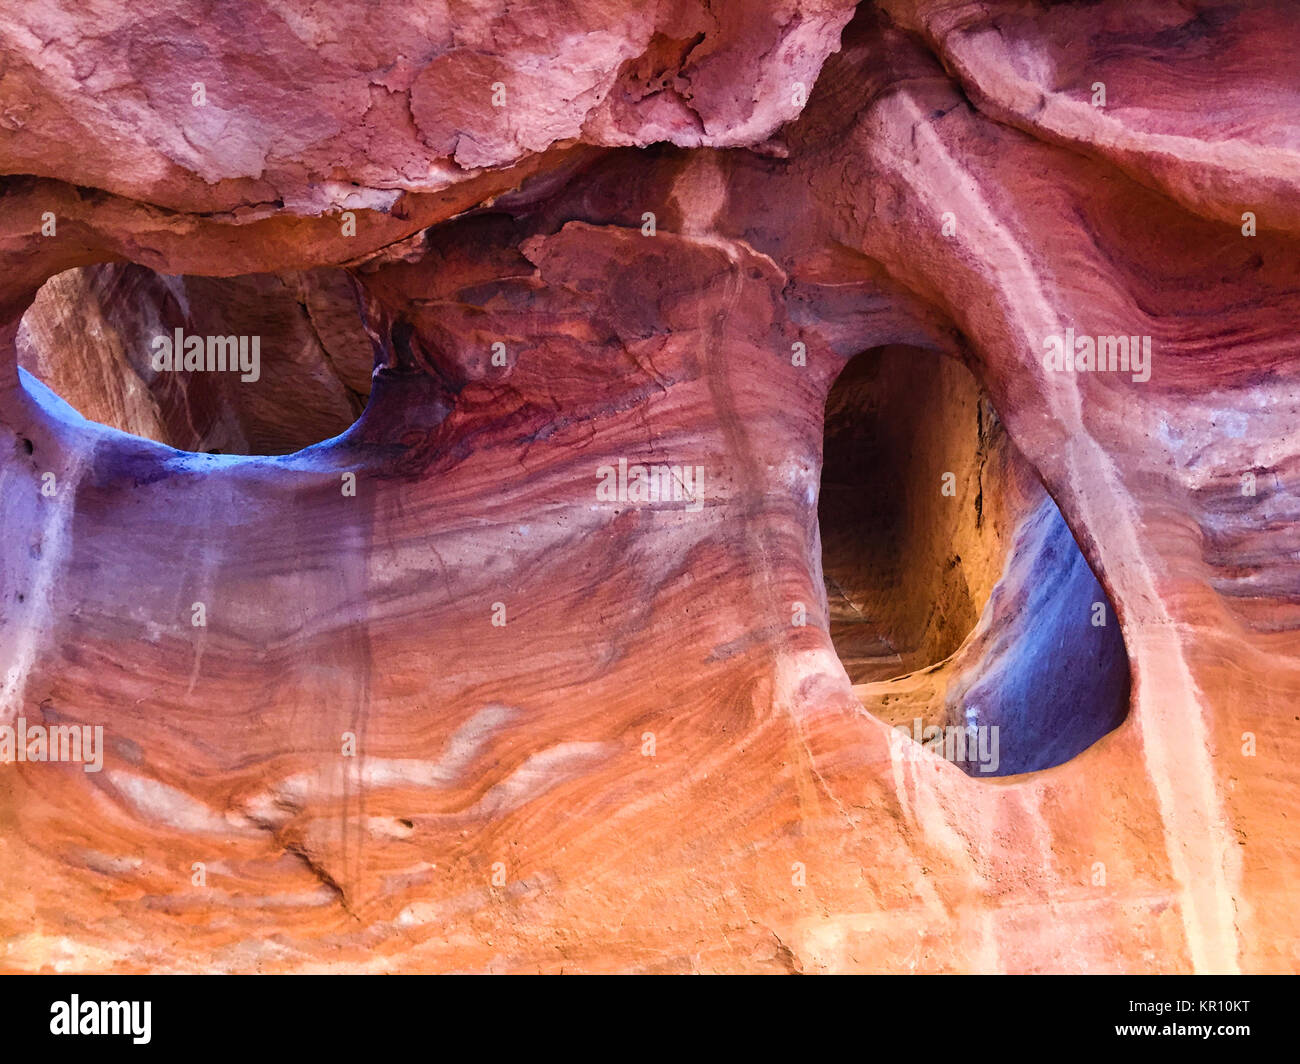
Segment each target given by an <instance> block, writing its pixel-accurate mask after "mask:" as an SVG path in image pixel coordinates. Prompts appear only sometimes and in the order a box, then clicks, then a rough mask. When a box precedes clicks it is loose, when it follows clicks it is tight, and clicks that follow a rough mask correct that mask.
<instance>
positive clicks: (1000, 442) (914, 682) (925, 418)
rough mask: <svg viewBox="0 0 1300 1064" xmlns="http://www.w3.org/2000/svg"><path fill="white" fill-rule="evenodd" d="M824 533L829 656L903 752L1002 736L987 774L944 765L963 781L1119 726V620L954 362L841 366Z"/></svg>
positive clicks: (1124, 700) (897, 351)
mask: <svg viewBox="0 0 1300 1064" xmlns="http://www.w3.org/2000/svg"><path fill="white" fill-rule="evenodd" d="M818 524H819V533H820V539H821V545H822V557H821V562H822V575H823V581H824V585H825V592H826V602H827V617H828V619H829V626H830V635H831V640H832V642H833V644H834V646H835V650H836V653H837V654H838V655H839V658H840V661H841V662H842V663H843V665H844V668H845V671H846V672H847V673H848V676H849V679H850V681H851V682H852V683H853V684H854V687H855V691H856V692H857V694H858V695H859V697H860V698H861V700H862V702H863V705H864V706H865V707H866V708H867V709H868V710H869V711H871V712H872V713H873V714H874V715H876V716H878V717H880V718H881V719H883V720H885V721H886V722H887V723H889V724H891V725H894V726H895V727H899V728H905V729H908V730H909V732H910V733H911V734H912V735H914V736H923V735H930V736H931V737H933V736H934V731H933V730H934V729H938V730H947V732H948V733H949V734H948V737H949V739H950V738H951V735H950V732H951V730H952V729H970V728H974V729H981V728H984V729H988V728H996V729H997V737H998V742H999V756H998V757H997V759H996V761H997V764H996V767H993V768H990V764H991V762H992V760H993V759H991V758H989V759H985V762H984V763H983V764H976V763H975V760H974V759H972V758H969V757H966V758H959V759H956V760H958V762H959V764H960V765H961V767H962V768H964V769H965V770H966V771H968V772H971V773H972V774H974V775H983V774H987V775H1009V774H1013V773H1018V772H1027V771H1034V770H1037V769H1042V768H1047V767H1050V766H1051V765H1055V764H1060V763H1061V762H1063V761H1066V760H1068V759H1069V758H1071V757H1073V756H1075V755H1076V754H1077V753H1079V752H1080V751H1082V750H1084V749H1086V748H1087V747H1088V746H1090V745H1092V743H1094V742H1096V741H1097V740H1098V739H1100V738H1101V737H1102V736H1103V735H1105V734H1106V733H1107V732H1109V731H1111V730H1112V729H1114V728H1115V727H1117V726H1118V725H1119V724H1120V723H1121V722H1122V721H1123V719H1124V717H1125V715H1126V714H1127V710H1128V703H1129V664H1128V657H1127V654H1126V652H1125V649H1124V644H1123V639H1122V636H1121V634H1120V628H1119V621H1118V618H1117V617H1116V614H1115V611H1114V609H1113V607H1112V606H1111V604H1110V602H1109V599H1108V598H1107V596H1106V594H1105V592H1104V590H1103V589H1102V587H1101V585H1100V584H1099V583H1098V581H1097V579H1096V577H1095V576H1094V574H1093V572H1092V570H1091V569H1090V568H1089V566H1088V563H1087V561H1086V560H1085V559H1084V557H1083V555H1082V554H1081V552H1080V551H1079V548H1078V546H1077V544H1076V543H1075V541H1074V538H1073V535H1072V534H1071V533H1070V531H1069V528H1068V526H1067V525H1066V523H1065V521H1064V519H1063V518H1062V517H1061V514H1060V512H1059V510H1058V509H1057V508H1056V505H1055V503H1054V502H1053V500H1052V499H1051V497H1050V496H1049V495H1048V494H1047V492H1046V491H1045V489H1044V488H1043V486H1042V484H1041V482H1040V480H1039V478H1038V475H1037V473H1036V471H1035V470H1034V469H1033V467H1032V466H1031V465H1030V464H1029V463H1028V461H1027V460H1026V459H1025V458H1024V457H1023V456H1022V455H1021V454H1020V453H1019V451H1018V450H1017V449H1016V448H1015V446H1014V445H1013V444H1012V443H1011V441H1010V439H1009V437H1008V436H1007V434H1006V431H1005V429H1004V428H1003V426H1002V424H1001V421H1000V419H999V418H998V416H997V413H996V411H995V410H994V409H993V407H992V404H991V403H990V402H989V400H988V397H987V396H986V395H984V394H983V393H982V391H981V389H980V387H979V385H978V383H977V382H976V380H975V378H974V376H973V375H972V374H971V373H970V371H969V370H967V369H966V367H965V366H963V365H961V364H960V363H959V362H957V361H955V360H954V359H951V358H948V357H946V356H943V355H940V354H937V353H935V352H932V351H924V350H920V349H916V348H911V347H902V346H892V347H883V348H879V349H875V350H871V351H866V352H863V353H862V354H860V355H858V356H856V357H855V358H854V359H852V360H851V361H850V362H849V363H848V364H847V365H846V367H845V368H844V370H843V372H842V373H841V374H840V376H839V377H838V379H837V380H836V381H835V383H834V385H833V386H832V388H831V390H830V394H829V396H828V398H827V403H826V421H825V440H824V448H823V464H822V478H821V492H820V495H819V499H818ZM972 737H973V733H972ZM939 743H940V745H942V737H940V739H939ZM950 759H952V758H950Z"/></svg>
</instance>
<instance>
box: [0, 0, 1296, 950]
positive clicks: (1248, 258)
mask: <svg viewBox="0 0 1300 1064" xmlns="http://www.w3.org/2000/svg"><path fill="white" fill-rule="evenodd" d="M169 12H171V13H170V14H169V15H168V16H167V18H165V19H163V20H162V21H161V22H154V23H149V22H147V21H145V20H139V19H136V18H134V17H130V18H128V17H127V16H126V15H122V16H120V17H118V16H113V15H109V14H105V13H104V12H103V11H102V10H101V9H98V8H97V9H96V10H95V11H94V12H92V13H87V12H84V11H82V10H81V8H80V7H78V6H76V5H67V4H63V5H58V4H56V5H54V6H51V5H49V4H35V3H31V4H21V3H20V4H18V5H16V6H11V7H10V8H8V9H6V11H5V13H4V14H3V16H0V57H2V59H0V171H3V172H4V173H6V174H8V175H11V176H8V177H5V178H3V179H0V182H2V183H0V263H3V266H4V269H3V271H0V320H2V321H3V325H0V499H2V500H3V502H2V505H3V515H4V516H3V521H4V535H3V537H0V726H7V727H16V726H17V722H18V721H19V719H20V718H21V719H22V720H23V721H24V722H25V726H27V727H29V728H30V727H32V726H40V727H43V728H53V727H58V726H60V725H67V726H71V725H78V726H80V725H85V726H89V727H92V728H93V727H95V726H99V727H102V728H103V750H102V765H100V766H99V767H98V770H97V771H85V770H84V768H85V767H86V766H84V765H83V764H78V763H75V762H72V763H69V762H50V761H43V760H31V761H23V762H14V763H6V764H0V967H3V968H4V969H5V970H10V971H39V970H60V971H63V970H96V971H101V970H102V971H147V970H163V971H205V970H221V971H253V970H260V971H279V970H283V971H319V970H363V971H422V970H423V971H429V970H436V971H443V970H465V969H469V970H484V971H536V970H543V971H559V970H564V971H575V970H580V971H789V970H793V971H804V972H820V971H832V972H838V971H899V972H912V971H926V972H932V971H940V972H942V971H1012V972H1027V971H1090V972H1100V971H1178V972H1182V971H1199V972H1211V971H1212V972H1219V971H1225V972H1231V971H1269V972H1284V971H1285V972H1293V971H1296V970H1297V969H1300V926H1298V924H1297V917H1296V915H1295V911H1294V907H1293V906H1292V905H1291V903H1290V899H1289V897H1288V883H1289V882H1290V881H1294V879H1295V877H1296V875H1297V873H1298V872H1300V856H1298V855H1297V851H1296V844H1295V835H1294V830H1293V828H1291V827H1290V820H1289V817H1290V816H1291V806H1292V804H1293V801H1294V797H1295V795H1296V793H1297V789H1298V788H1300V769H1298V768H1297V767H1296V766H1297V758H1296V757H1295V754H1296V752H1297V741H1298V735H1300V733H1298V731H1297V729H1298V728H1300V717H1297V712H1300V710H1297V706H1300V637H1298V636H1297V631H1298V630H1300V560H1298V559H1300V543H1298V542H1297V535H1298V533H1297V527H1300V526H1298V525H1297V517H1298V516H1300V383H1298V379H1297V378H1298V377H1300V359H1298V358H1297V349H1296V339H1295V337H1296V335H1297V332H1298V328H1297V327H1298V326H1300V244H1298V243H1297V240H1298V239H1300V237H1298V236H1297V228H1298V227H1300V221H1297V218H1296V215H1295V205H1296V204H1297V203H1300V134H1298V133H1297V131H1296V129H1295V117H1294V109H1293V108H1290V107H1289V105H1288V101H1290V100H1293V99H1294V95H1295V80H1294V75H1293V74H1291V73H1290V67H1289V66H1288V65H1287V64H1285V63H1284V62H1282V61H1281V60H1280V58H1279V57H1280V56H1282V55H1283V54H1285V53H1286V51H1287V49H1288V48H1289V47H1290V42H1291V40H1292V38H1294V37H1295V34H1296V30H1297V23H1296V17H1295V13H1294V10H1293V9H1292V7H1291V6H1290V5H1287V4H1283V3H1280V2H1279V3H1276V4H1271V5H1270V4H1244V3H1241V4H1237V3H1226V4H1225V3H1217V4H1214V5H1209V4H1198V3H1186V4H1182V5H1177V6H1176V7H1174V6H1171V5H1168V4H1154V3H1153V4H1145V3H1125V4H1118V3H1116V4H1112V3H1108V2H1107V3H1100V4H1077V5H1076V4H1065V5H1061V4H1053V5H1050V6H1049V5H1037V4H1029V3H1024V4H1021V3H1011V2H1010V0H1008V2H1007V3H993V4H989V3H981V4H974V3H967V2H960V0H907V2H904V0H899V2H893V0H882V2H881V3H879V4H874V5H873V4H868V3H864V4H862V5H860V6H859V7H858V8H856V9H854V8H851V7H850V6H849V5H847V4H844V3H838V2H832V0H823V2H815V0H788V2H784V3H772V4H748V3H747V4H741V3H734V4H727V5H720V4H694V3H687V2H680V3H668V2H665V3H661V4H651V5H641V6H639V7H637V6H628V5H625V4H620V3H618V2H615V0H604V2H598V3H595V2H594V3H591V4H573V5H568V4H563V5H562V4H544V5H518V4H499V5H492V4H484V5H476V6H475V8H474V10H473V11H472V12H468V11H465V10H462V8H461V7H459V6H456V7H445V8H444V7H440V6H438V5H433V6H429V5H423V6H421V7H420V8H419V10H418V11H416V10H415V8H414V7H410V6H408V5H381V6H378V7H376V6H373V5H365V4H353V3H341V4H335V5H332V6H330V8H329V10H328V13H323V12H322V9H321V8H320V6H319V5H309V4H305V3H289V4H281V5H277V6H275V7H274V8H269V9H268V8H258V9H257V10H256V11H254V10H253V9H252V8H251V7H246V6H245V5H234V6H231V5H226V6H225V7H223V8H222V13H221V14H213V13H212V12H211V11H210V10H209V8H208V7H207V6H204V5H198V4H194V5H190V4H184V3H183V4H179V5H173V7H172V8H170V9H169ZM850 20H851V21H850ZM146 26H152V28H151V29H149V30H148V32H147V33H146V29H145V27H146ZM197 82H202V83H203V88H204V94H205V99H206V103H205V104H203V105H202V106H200V105H197V104H196V103H195V102H194V99H195V97H194V93H195V92H196V91H197V90H195V89H193V85H194V83H197ZM1094 83H1102V84H1103V85H1104V87H1105V93H1104V100H1102V101H1100V102H1098V103H1096V104H1095V105H1094V102H1093V101H1094V98H1095V96H1096V89H1095V87H1094ZM500 87H504V96H502V95H501V92H500ZM1247 216H1248V217H1247ZM51 219H53V224H51V221H50V220H51ZM42 286H43V287H42ZM176 329H181V330H182V331H183V332H184V333H185V334H192V335H196V336H201V337H205V336H223V337H224V336H247V335H250V334H254V335H257V336H259V338H260V342H261V348H260V350H261V357H262V363H261V371H260V372H259V374H258V379H257V380H255V381H241V380H239V378H238V376H237V375H235V374H231V373H229V372H228V371H227V372H225V373H224V374H222V373H219V372H211V371H208V370H207V369H206V368H205V369H203V370H194V371H186V370H183V369H182V370H181V371H180V372H177V371H172V370H158V369H156V368H155V367H154V366H153V365H152V363H151V349H150V345H151V344H152V342H153V340H154V338H155V337H157V336H159V335H171V334H174V330H176ZM1053 337H1055V338H1058V341H1059V343H1060V346H1061V348H1062V350H1063V349H1064V346H1065V343H1066V340H1065V338H1066V337H1068V339H1069V343H1070V345H1071V347H1072V348H1074V350H1073V351H1072V352H1071V354H1072V355H1073V354H1074V351H1079V352H1080V353H1082V352H1083V351H1084V350H1090V351H1091V354H1092V357H1093V358H1094V359H1095V357H1096V356H1097V352H1098V351H1101V350H1103V341H1105V349H1106V350H1109V351H1112V352H1114V353H1115V354H1116V366H1115V368H1114V369H1111V368H1110V367H1109V366H1108V367H1107V368H1106V369H1105V370H1104V371H1101V372H1098V371H1097V370H1096V369H1095V368H1093V369H1085V370H1081V371H1080V370H1077V369H1074V368H1073V367H1072V368H1070V369H1066V368H1065V366H1064V363H1062V365H1061V366H1060V367H1054V366H1052V365H1050V364H1048V363H1046V362H1045V361H1044V355H1045V354H1046V353H1049V352H1050V350H1051V344H1052V338H1053ZM1116 337H1123V338H1125V340H1130V339H1131V340H1132V341H1133V343H1132V344H1131V345H1129V344H1126V345H1125V346H1126V353H1127V349H1129V348H1130V347H1131V350H1132V352H1133V354H1134V359H1133V361H1132V362H1131V363H1130V364H1129V365H1128V368H1126V369H1121V368H1120V366H1119V364H1118V344H1117V342H1116V341H1115V340H1113V339H1108V338H1116ZM1081 338H1087V341H1088V342H1087V343H1082V339H1081ZM1081 343H1082V346H1079V345H1080V344H1081ZM1088 344H1091V347H1090V348H1089V346H1088ZM1147 345H1149V349H1150V352H1151V354H1150V357H1149V360H1139V359H1138V358H1137V352H1142V351H1145V350H1146V347H1147ZM1139 362H1141V364H1139ZM1094 365H1095V363H1094ZM42 382H44V383H42ZM56 393H57V394H56ZM60 396H61V397H62V398H61V399H60V398H59V397H60ZM65 400H66V402H65ZM69 404H70V405H69ZM74 408H75V409H74ZM78 411H79V412H80V414H79V413H78ZM81 415H85V417H87V418H90V419H91V420H84V419H83V418H82V417H81ZM101 423H102V424H101ZM119 430H120V431H119ZM126 433H130V435H127V434H126ZM199 452H220V453H199ZM638 469H640V470H643V471H644V473H645V478H644V479H643V478H642V477H641V476H640V474H638V472H637V470H638ZM661 469H662V470H663V471H664V472H663V473H662V475H661V474H660V472H659V470H661ZM947 474H951V480H949V479H948V477H947ZM651 480H653V482H654V486H655V494H654V496H653V497H648V496H647V495H646V494H643V493H642V492H641V490H640V485H642V484H643V483H645V484H648V483H649V482H650V481H651ZM199 622H201V623H199ZM914 723H915V724H916V725H917V727H918V728H921V727H924V728H931V727H933V728H944V727H946V728H948V729H949V732H950V733H951V732H952V731H956V730H960V729H962V728H964V727H966V726H968V725H969V726H972V727H976V728H980V727H992V726H994V725H996V726H997V728H998V729H999V735H1000V740H1001V746H1000V758H999V761H1000V763H999V765H998V766H997V768H996V770H995V771H993V772H985V771H983V770H982V769H983V767H985V766H982V765H981V764H980V763H979V761H978V759H977V758H969V757H968V758H965V759H956V758H953V757H950V756H949V757H946V756H943V751H942V749H939V750H937V751H936V750H934V749H931V750H929V751H926V750H921V749H920V747H919V746H918V744H917V743H916V742H915V741H914V740H913V739H911V738H904V737H902V736H901V733H900V732H899V731H897V730H895V729H896V727H900V726H901V727H903V728H905V729H907V730H908V731H911V730H912V728H913V724H914ZM2 741H3V733H2V732H0V742H2ZM0 750H2V748H0Z"/></svg>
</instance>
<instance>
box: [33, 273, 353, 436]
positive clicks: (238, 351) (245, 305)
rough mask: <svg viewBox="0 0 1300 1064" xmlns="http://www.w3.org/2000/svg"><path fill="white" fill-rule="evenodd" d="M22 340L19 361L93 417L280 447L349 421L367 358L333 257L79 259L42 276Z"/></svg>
mask: <svg viewBox="0 0 1300 1064" xmlns="http://www.w3.org/2000/svg"><path fill="white" fill-rule="evenodd" d="M16 346H17V351H18V364H19V366H20V367H21V368H22V369H23V370H25V371H26V372H27V373H28V374H30V375H31V376H32V377H35V378H36V379H37V380H38V381H40V382H41V383H42V384H44V385H45V386H46V387H47V388H48V389H49V390H50V391H52V392H54V394H55V395H57V396H58V397H59V398H61V399H62V400H63V401H64V402H66V403H67V404H68V405H70V406H71V407H73V409H75V410H76V411H77V412H78V413H79V414H81V415H82V416H83V417H85V418H86V419H87V420H90V421H94V422H98V423H99V424H101V425H106V426H108V427H109V428H113V429H117V430H119V431H122V432H126V433H130V434H131V435H134V436H139V437H142V438H144V439H148V440H153V441H155V442H157V443H163V444H166V445H168V446H170V447H174V448H176V449H177V450H181V451H190V452H196V453H202V454H223V455H261V456H274V455H286V454H292V453H294V452H297V451H300V450H302V449H304V448H307V447H310V446H312V445H314V444H318V443H320V442H322V441H324V440H328V439H331V438H333V437H336V436H338V435H340V434H342V433H344V432H346V431H347V430H348V429H349V428H350V427H351V426H352V425H353V424H354V423H355V422H356V420H357V418H358V417H360V415H361V413H362V411H363V410H364V409H365V406H366V402H367V400H368V397H369V394H370V386H371V373H372V370H373V367H374V349H373V347H372V345H371V341H370V339H369V337H368V336H367V335H366V332H365V330H364V327H363V324H362V321H361V317H360V313H359V310H358V305H357V298H356V294H355V291H354V289H353V285H352V280H351V278H350V277H349V276H348V275H347V273H346V271H344V270H341V269H316V270H308V271H300V272H295V273H283V274H250V275H246V276H236V277H200V276H171V275H166V274H161V273H157V272H155V271H153V270H151V269H149V268H147V267H145V266H141V265H137V264H134V263H106V264H101V265H95V266H85V267H79V268H76V269H71V270H67V271H64V272H63V273H60V274H56V275H55V276H53V277H51V278H50V279H49V280H48V281H46V282H45V284H44V285H43V286H42V287H41V289H40V291H39V292H38V293H37V296H36V299H35V301H34V302H33V304H32V306H31V307H29V308H28V310H27V311H26V313H25V314H24V315H23V317H22V321H21V325H20V327H19V330H18V335H17V345H16Z"/></svg>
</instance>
